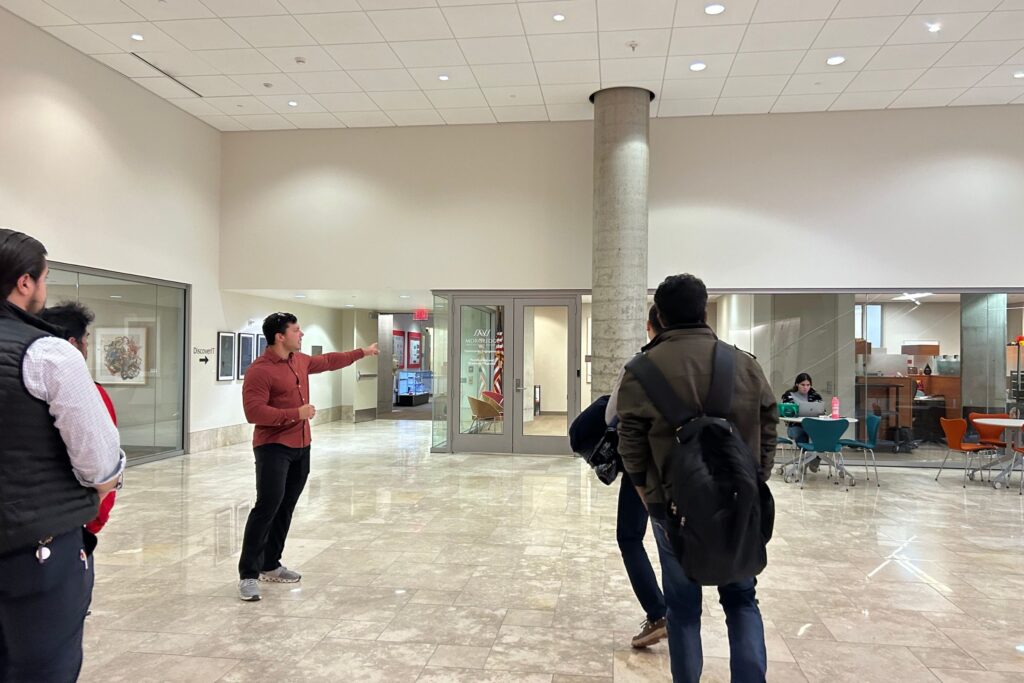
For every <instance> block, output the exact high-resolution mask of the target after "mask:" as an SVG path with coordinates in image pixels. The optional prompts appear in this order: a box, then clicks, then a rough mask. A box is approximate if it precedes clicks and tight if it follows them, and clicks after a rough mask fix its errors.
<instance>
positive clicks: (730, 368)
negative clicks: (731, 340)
mask: <svg viewBox="0 0 1024 683" xmlns="http://www.w3.org/2000/svg"><path fill="white" fill-rule="evenodd" d="M735 386H736V347H735V346H731V345H729V344H726V343H725V342H722V341H718V342H716V343H715V360H714V370H712V373H711V390H710V391H709V392H708V397H707V398H706V399H705V400H704V413H705V414H707V415H712V416H714V417H720V418H723V419H728V418H729V414H730V412H731V411H732V397H733V392H734V390H735Z"/></svg>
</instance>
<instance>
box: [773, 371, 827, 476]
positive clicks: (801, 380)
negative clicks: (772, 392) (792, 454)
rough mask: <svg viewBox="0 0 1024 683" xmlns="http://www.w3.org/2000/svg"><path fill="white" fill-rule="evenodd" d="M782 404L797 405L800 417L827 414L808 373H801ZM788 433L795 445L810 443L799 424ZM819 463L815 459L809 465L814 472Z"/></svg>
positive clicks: (791, 427)
mask: <svg viewBox="0 0 1024 683" xmlns="http://www.w3.org/2000/svg"><path fill="white" fill-rule="evenodd" d="M782 402H783V403H795V404H796V406H797V411H798V412H797V416H798V417H817V416H818V415H821V414H823V413H824V412H825V401H824V400H823V399H822V398H821V394H819V393H818V392H817V391H815V390H814V387H813V386H812V381H811V376H810V375H808V374H807V373H806V372H801V373H800V374H799V375H797V376H796V379H795V380H794V381H793V388H792V389H790V390H789V391H787V392H786V393H784V394H783V395H782ZM786 431H787V433H788V435H789V438H790V439H792V440H793V442H794V443H807V442H808V436H807V432H805V431H804V428H803V426H802V425H800V424H799V423H797V424H791V425H789V428H788V429H787V430H786ZM818 462H819V460H818V459H817V458H815V459H814V460H813V461H812V462H810V463H809V465H808V466H809V468H810V470H811V471H812V472H816V471H817V470H818Z"/></svg>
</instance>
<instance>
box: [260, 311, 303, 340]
mask: <svg viewBox="0 0 1024 683" xmlns="http://www.w3.org/2000/svg"><path fill="white" fill-rule="evenodd" d="M297 322H299V319H298V318H296V317H295V316H294V315H292V314H291V313H271V314H270V315H268V316H267V317H266V318H264V319H263V336H264V337H266V338H267V344H268V345H270V346H273V345H274V342H275V341H277V334H278V333H279V332H280V333H281V334H284V333H285V332H287V331H288V326H289V325H294V324H295V323H297Z"/></svg>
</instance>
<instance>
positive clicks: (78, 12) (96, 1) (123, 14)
mask: <svg viewBox="0 0 1024 683" xmlns="http://www.w3.org/2000/svg"><path fill="white" fill-rule="evenodd" d="M46 4H48V5H50V6H51V7H53V8H54V9H56V10H57V11H59V12H63V13H64V14H66V15H67V16H69V17H71V18H72V19H74V20H75V21H77V22H78V23H79V24H106V23H113V22H117V21H144V19H143V17H142V15H140V14H139V13H137V12H136V11H135V10H133V9H132V8H130V7H128V6H127V5H125V4H124V3H122V2H121V1H120V0H49V1H48V2H47V3H46Z"/></svg>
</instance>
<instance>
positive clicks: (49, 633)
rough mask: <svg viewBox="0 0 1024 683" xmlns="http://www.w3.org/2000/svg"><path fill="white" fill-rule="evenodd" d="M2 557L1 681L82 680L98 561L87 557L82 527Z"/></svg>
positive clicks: (0, 589)
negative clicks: (44, 554) (41, 546)
mask: <svg viewBox="0 0 1024 683" xmlns="http://www.w3.org/2000/svg"><path fill="white" fill-rule="evenodd" d="M48 547H49V549H50V557H49V559H47V560H46V562H44V563H42V564H40V563H39V561H38V560H37V559H36V548H35V547H30V548H25V549H24V550H19V551H15V552H13V553H8V554H6V555H4V556H2V557H0V577H3V580H2V581H0V682H2V683H23V682H25V683H27V682H30V681H31V682H36V681H46V682H47V683H65V682H71V681H76V680H78V673H79V671H80V670H81V668H82V628H83V624H84V623H85V613H86V612H87V611H88V610H89V603H90V602H91V601H92V583H93V567H92V560H91V559H88V558H86V559H83V551H82V529H80V528H79V529H75V530H74V531H71V532H69V533H66V534H62V535H61V536H58V537H57V538H55V539H53V541H51V542H50V544H49V546H48Z"/></svg>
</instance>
